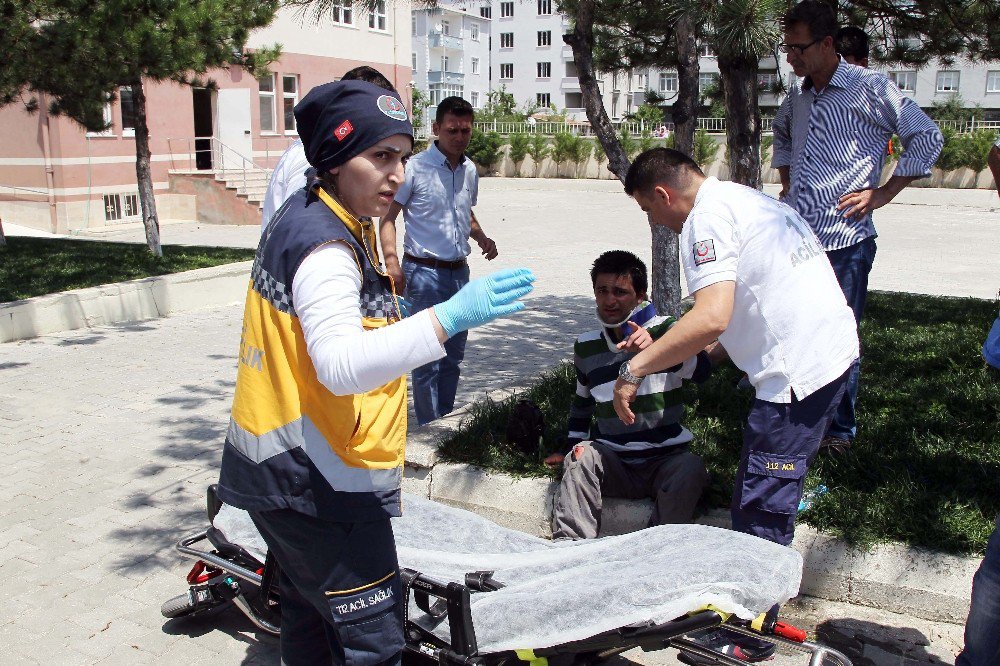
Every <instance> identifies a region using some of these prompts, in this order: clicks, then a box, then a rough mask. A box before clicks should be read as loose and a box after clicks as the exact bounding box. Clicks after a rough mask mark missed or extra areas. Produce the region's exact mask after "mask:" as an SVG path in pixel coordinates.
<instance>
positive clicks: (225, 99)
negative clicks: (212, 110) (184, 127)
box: [215, 88, 253, 169]
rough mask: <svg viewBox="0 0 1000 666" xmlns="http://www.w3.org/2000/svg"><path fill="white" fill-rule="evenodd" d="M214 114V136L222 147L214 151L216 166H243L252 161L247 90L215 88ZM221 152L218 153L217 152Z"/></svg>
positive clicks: (248, 92) (240, 167)
mask: <svg viewBox="0 0 1000 666" xmlns="http://www.w3.org/2000/svg"><path fill="white" fill-rule="evenodd" d="M216 94H217V99H218V103H217V104H216V114H215V136H216V137H218V139H219V142H220V143H221V144H222V146H219V147H218V148H217V151H216V153H217V154H216V156H215V164H216V168H218V167H219V166H221V167H222V168H223V169H243V168H246V167H248V166H250V165H249V164H247V163H246V160H250V161H251V162H252V161H253V142H252V137H251V136H250V89H249V88H230V89H227V90H219V91H218V92H217V93H216ZM220 153H221V154H220Z"/></svg>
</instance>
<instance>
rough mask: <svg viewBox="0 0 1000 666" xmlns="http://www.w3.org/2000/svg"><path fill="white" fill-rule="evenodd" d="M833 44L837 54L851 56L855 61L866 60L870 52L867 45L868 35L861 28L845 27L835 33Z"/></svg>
mask: <svg viewBox="0 0 1000 666" xmlns="http://www.w3.org/2000/svg"><path fill="white" fill-rule="evenodd" d="M833 43H834V44H835V45H836V47H837V53H839V54H840V55H842V56H844V57H847V56H852V57H854V58H855V59H856V60H867V59H868V55H869V53H870V52H871V47H870V46H869V45H868V33H867V32H865V31H864V30H862V29H861V28H858V27H855V26H853V25H847V26H844V27H843V28H841V29H840V30H838V31H837V36H836V37H834V38H833Z"/></svg>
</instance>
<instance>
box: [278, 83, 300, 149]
mask: <svg viewBox="0 0 1000 666" xmlns="http://www.w3.org/2000/svg"><path fill="white" fill-rule="evenodd" d="M289 80H292V81H294V82H295V90H294V91H293V92H288V91H287V90H286V89H285V84H286V83H287V82H288V81H289ZM289 101H291V104H292V108H293V109H294V108H295V105H296V104H298V103H299V75H298V74H282V75H281V117H282V119H284V118H286V116H285V107H286V106H287V105H288V102H289ZM284 130H285V134H289V135H294V136H298V134H299V132H298V129H297V128H296V127H295V116H294V115H293V116H292V129H288V125H287V124H286V125H285V127H284Z"/></svg>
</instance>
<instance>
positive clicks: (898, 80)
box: [889, 69, 917, 94]
mask: <svg viewBox="0 0 1000 666" xmlns="http://www.w3.org/2000/svg"><path fill="white" fill-rule="evenodd" d="M889 80H890V81H892V82H893V83H895V84H896V87H897V88H899V89H900V90H901V91H902V92H905V93H911V94H912V93H915V92H917V72H916V71H915V70H912V69H901V70H897V71H894V72H889ZM908 81H912V83H913V85H912V86H911V87H910V88H904V87H903V86H904V85H906V83H907V82H908Z"/></svg>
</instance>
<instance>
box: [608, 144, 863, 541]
mask: <svg viewBox="0 0 1000 666" xmlns="http://www.w3.org/2000/svg"><path fill="white" fill-rule="evenodd" d="M625 191H626V192H627V193H628V194H629V195H631V196H632V197H633V198H634V199H635V200H636V203H638V204H639V206H640V207H642V209H643V210H644V211H646V212H647V213H649V214H650V222H651V224H659V225H663V226H666V227H667V228H669V229H670V230H672V231H674V232H675V233H677V234H680V247H681V260H682V262H683V265H684V274H685V276H686V278H687V284H688V289H689V290H690V292H691V293H692V294H694V299H695V304H694V307H693V308H692V309H691V311H690V312H688V313H687V314H686V315H684V316H683V317H681V318H680V320H679V321H678V322H677V324H676V325H675V326H674V327H673V328H671V329H670V330H669V331H668V332H667V333H665V334H664V335H663V336H662V337H661V338H660V339H659V340H657V341H655V342H654V343H653V344H652V345H650V346H649V347H647V348H646V349H645V350H643V351H641V352H639V354H637V355H636V356H634V357H633V358H632V359H631V360H630V361H629V362H628V363H626V364H623V365H622V370H621V373H620V376H619V380H618V382H617V384H616V385H615V400H614V404H615V411H616V412H617V413H618V415H619V417H621V419H622V421H624V422H625V423H631V422H632V420H633V419H634V415H633V413H632V410H631V408H630V403H631V402H632V401H633V400H634V399H635V397H636V395H638V394H639V393H641V392H642V391H641V385H642V378H643V377H644V376H645V375H648V374H651V373H653V372H657V371H659V370H662V369H664V368H669V367H671V366H673V365H676V364H677V363H680V362H681V361H683V360H684V359H686V358H689V357H690V356H692V355H694V354H696V353H698V351H700V350H701V349H703V348H705V347H706V346H707V345H709V344H711V343H712V342H713V341H714V340H716V339H718V341H719V344H720V345H721V346H722V347H724V349H725V352H727V353H728V355H729V357H730V358H731V359H732V361H733V363H735V364H736V366H737V367H738V368H739V369H740V370H743V371H744V372H746V373H747V375H748V377H749V379H750V383H751V384H753V386H754V388H755V389H756V392H757V396H756V399H755V400H754V402H753V405H752V406H751V408H750V413H749V415H748V417H747V425H746V428H745V430H744V436H743V450H742V453H741V456H740V465H739V468H738V469H737V473H736V484H735V488H734V490H733V503H732V517H733V529H734V530H737V531H739V532H746V533H749V534H753V535H756V536H759V537H762V538H764V539H768V540H769V541H774V542H777V543H780V544H783V545H788V544H790V543H791V541H792V537H793V535H794V532H795V514H796V511H797V510H798V504H799V499H800V497H801V495H802V483H803V480H804V479H805V475H806V470H807V469H808V467H809V464H810V463H811V462H812V460H813V458H814V457H815V455H816V452H817V450H818V448H819V443H820V440H821V439H822V437H823V434H824V433H825V432H826V428H827V426H828V425H829V423H830V420H831V419H832V418H833V415H834V412H835V410H836V408H837V405H838V404H839V403H840V399H841V396H842V395H843V392H844V387H845V386H846V382H847V376H848V370H849V369H850V366H851V364H852V363H853V362H854V360H855V359H856V358H857V357H858V336H857V332H856V327H855V323H854V315H853V313H852V312H851V309H850V308H849V307H847V302H846V300H845V299H844V293H843V292H842V291H841V289H840V286H839V285H838V283H837V278H836V277H835V276H834V274H833V270H832V269H831V268H830V262H829V261H828V260H827V258H826V254H825V253H824V252H823V248H822V246H820V245H819V243H818V241H817V239H816V236H815V235H814V234H813V232H812V230H811V229H810V227H809V225H808V224H807V223H806V222H805V221H804V220H803V219H802V218H801V217H800V216H799V214H798V213H796V212H795V210H793V209H792V208H791V207H789V206H786V205H785V204H783V203H779V202H778V201H775V200H774V199H771V198H770V197H768V196H766V195H764V194H763V193H761V192H758V191H757V190H753V189H750V188H748V187H744V186H742V185H738V184H736V183H731V182H721V181H719V180H717V179H715V178H706V177H705V175H704V174H703V173H702V171H701V169H699V168H698V165H697V164H695V162H694V161H692V160H691V158H689V157H688V156H686V155H684V154H683V153H680V152H677V151H675V150H669V149H666V148H654V149H652V150H648V151H646V152H644V153H643V154H641V155H639V156H638V157H637V158H636V160H635V161H634V162H633V163H632V166H631V168H630V169H629V172H628V176H627V177H626V179H625Z"/></svg>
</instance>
